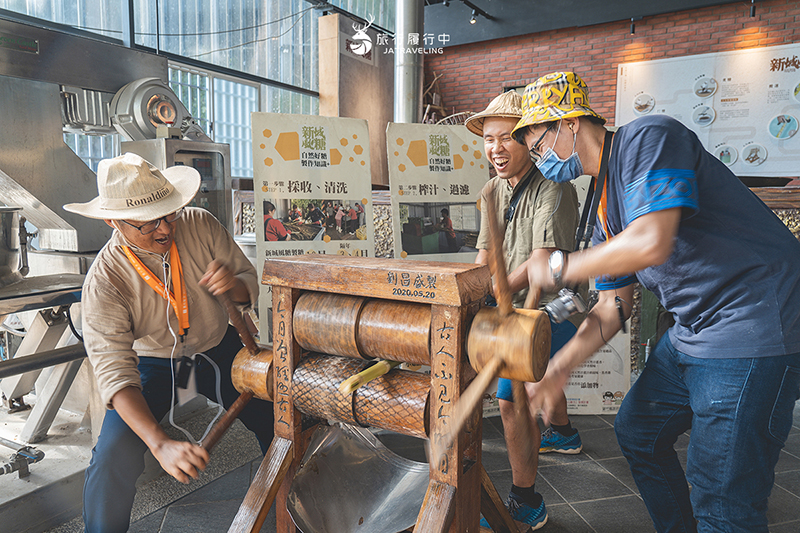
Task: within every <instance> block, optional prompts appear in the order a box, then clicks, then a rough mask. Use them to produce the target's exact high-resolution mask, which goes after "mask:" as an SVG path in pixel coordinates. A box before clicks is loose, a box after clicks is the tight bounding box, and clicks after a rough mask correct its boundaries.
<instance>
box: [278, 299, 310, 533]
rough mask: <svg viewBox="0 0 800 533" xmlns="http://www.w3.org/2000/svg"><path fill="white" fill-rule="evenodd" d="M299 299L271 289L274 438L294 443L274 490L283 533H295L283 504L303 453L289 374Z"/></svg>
mask: <svg viewBox="0 0 800 533" xmlns="http://www.w3.org/2000/svg"><path fill="white" fill-rule="evenodd" d="M299 296H300V291H299V290H297V289H291V288H289V287H282V286H275V285H273V287H272V318H273V320H272V322H273V325H272V347H273V350H274V352H275V353H274V359H273V365H274V368H275V370H274V371H275V401H274V405H275V437H276V438H277V437H281V438H284V439H287V440H289V441H291V442H293V443H294V458H293V459H292V462H291V464H290V465H289V468H288V469H287V471H286V476H285V477H284V478H283V482H282V483H281V486H280V489H279V490H278V496H277V499H278V501H279V502H282V504H281V505H278V506H277V507H276V515H277V531H280V532H286V533H297V532H298V529H297V528H296V527H295V525H294V522H292V518H291V517H290V516H289V511H287V510H286V505H285V503H283V502H286V498H287V496H288V494H289V487H290V485H291V482H292V479H294V474H295V472H297V467H298V466H299V465H300V460H301V459H302V458H303V454H305V451H306V450H305V447H304V446H302V442H303V439H302V436H301V433H302V427H301V422H300V411H298V410H297V409H295V408H294V401H293V400H292V374H293V373H294V369H295V367H296V366H297V364H298V363H299V362H300V357H301V352H300V346H299V345H298V344H297V342H296V341H295V339H294V333H293V331H292V314H293V313H294V304H295V303H296V302H297V298H298V297H299Z"/></svg>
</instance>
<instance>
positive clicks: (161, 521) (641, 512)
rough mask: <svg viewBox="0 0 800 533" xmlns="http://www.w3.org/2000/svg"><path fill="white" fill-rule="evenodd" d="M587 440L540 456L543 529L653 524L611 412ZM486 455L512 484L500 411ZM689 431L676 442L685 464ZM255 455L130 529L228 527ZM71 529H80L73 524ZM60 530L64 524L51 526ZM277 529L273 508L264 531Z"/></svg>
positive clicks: (787, 521)
mask: <svg viewBox="0 0 800 533" xmlns="http://www.w3.org/2000/svg"><path fill="white" fill-rule="evenodd" d="M572 423H573V425H574V426H575V427H577V428H578V429H579V430H580V432H581V438H582V440H583V444H584V448H583V452H582V453H580V454H578V455H560V454H555V453H550V454H545V455H542V456H541V458H540V466H539V477H538V479H537V482H536V488H537V490H538V491H539V492H541V493H542V495H543V496H544V499H545V502H546V503H547V508H548V512H549V521H548V523H547V525H546V526H545V527H544V528H542V530H541V531H543V532H548V533H556V532H568V533H583V532H594V533H628V532H630V533H647V532H651V531H654V529H653V525H652V523H651V521H650V517H649V515H648V514H647V510H646V508H645V506H644V503H643V502H642V500H641V498H640V497H639V495H638V491H637V489H636V486H635V484H634V482H633V478H632V477H631V474H630V471H629V470H628V465H627V462H626V461H625V459H624V458H623V457H622V455H621V453H620V450H619V446H618V445H617V441H616V438H615V436H614V428H613V424H614V417H613V416H574V417H572ZM483 431H484V440H483V461H484V466H485V468H486V470H487V471H488V472H489V474H490V477H491V478H492V480H493V481H494V483H495V486H496V487H497V490H498V492H499V493H500V495H501V496H502V497H503V498H505V496H506V494H507V493H508V490H509V489H510V487H511V471H510V469H509V465H508V459H507V457H506V448H505V443H504V441H503V433H502V425H501V422H500V418H499V417H497V418H491V419H487V423H485V424H484V430H483ZM381 439H382V440H383V441H384V442H385V443H386V444H387V446H389V447H390V448H392V449H393V450H395V451H396V452H397V453H399V454H401V455H404V456H406V457H409V458H410V459H415V460H424V452H423V451H422V447H421V445H420V441H418V440H417V439H412V438H409V437H403V436H400V435H395V434H386V433H383V434H382V435H381ZM688 444H689V437H688V436H684V437H681V438H680V439H679V441H678V443H677V446H676V448H677V450H678V454H679V456H680V457H681V458H682V461H683V462H684V464H685V460H686V449H687V446H688ZM259 464H260V460H259V459H255V460H252V461H250V462H248V463H247V464H244V465H243V466H241V467H239V468H237V469H235V470H233V471H231V472H230V473H228V474H226V475H223V476H221V477H219V478H217V479H216V480H214V481H211V482H210V483H208V484H206V485H204V486H202V487H201V488H199V489H198V490H195V491H194V492H191V493H190V494H187V495H185V496H183V497H180V498H179V499H177V500H175V501H174V502H172V503H170V504H168V505H165V506H163V507H161V508H159V509H157V510H155V511H153V512H150V513H149V514H147V515H146V516H144V517H142V518H139V519H138V520H136V521H135V522H134V523H133V524H132V525H131V529H130V531H131V532H132V533H155V532H157V533H162V532H163V533H183V532H186V533H204V532H209V533H211V532H214V533H217V532H224V531H227V529H228V526H229V525H230V523H231V521H232V520H233V517H234V516H235V514H236V511H237V509H238V507H239V504H240V502H241V501H242V498H243V497H244V495H245V493H246V491H247V487H248V483H249V481H250V479H252V477H253V475H254V474H255V472H256V470H257V469H258V466H259ZM768 517H769V523H770V532H771V533H790V532H791V533H798V532H800V403H799V404H798V406H797V407H796V408H795V416H794V426H793V428H792V431H791V433H790V435H789V438H788V441H787V443H786V447H785V448H784V450H783V451H782V452H781V458H780V460H779V462H778V465H777V468H776V475H775V487H774V489H773V491H772V495H771V497H770V500H769V512H768ZM75 530H76V531H77V530H78V529H75ZM53 531H54V532H55V531H59V532H65V531H66V530H64V529H58V530H53ZM274 531H275V509H274V507H273V509H272V510H271V511H270V514H269V516H268V517H267V520H266V522H265V524H264V527H263V528H262V532H274Z"/></svg>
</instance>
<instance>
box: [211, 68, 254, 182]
mask: <svg viewBox="0 0 800 533" xmlns="http://www.w3.org/2000/svg"><path fill="white" fill-rule="evenodd" d="M254 111H258V87H254V86H252V85H246V84H244V83H238V82H235V81H231V80H228V79H223V78H214V140H215V141H216V142H218V143H228V144H229V145H230V147H231V176H232V177H234V178H245V177H247V178H252V177H253V135H252V129H251V127H250V126H251V124H252V121H251V120H250V113H253V112H254Z"/></svg>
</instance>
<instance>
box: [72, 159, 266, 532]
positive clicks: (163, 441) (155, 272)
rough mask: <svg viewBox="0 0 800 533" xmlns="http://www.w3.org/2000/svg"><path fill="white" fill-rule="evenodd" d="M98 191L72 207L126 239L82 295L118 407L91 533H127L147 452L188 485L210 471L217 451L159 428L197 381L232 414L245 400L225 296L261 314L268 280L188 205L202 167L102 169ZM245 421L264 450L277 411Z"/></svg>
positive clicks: (90, 500)
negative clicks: (258, 305)
mask: <svg viewBox="0 0 800 533" xmlns="http://www.w3.org/2000/svg"><path fill="white" fill-rule="evenodd" d="M97 185H98V190H99V196H98V197H97V198H95V199H94V200H92V201H91V202H88V203H85V204H68V205H65V206H64V209H66V210H67V211H71V212H74V213H78V214H81V215H84V216H87V217H90V218H96V219H101V220H104V221H105V223H106V224H108V225H109V226H111V227H113V228H114V229H115V230H116V231H115V232H114V233H113V235H112V237H111V239H110V240H109V242H108V243H107V244H106V245H105V246H104V247H103V248H102V249H101V250H100V252H99V253H98V255H97V258H96V259H95V261H94V263H93V264H92V267H91V268H90V269H89V272H88V274H87V275H86V280H85V282H84V286H83V293H82V311H83V336H84V344H85V347H86V352H87V354H88V356H89V361H90V362H91V364H92V367H93V369H94V373H95V376H96V377H97V383H98V388H99V391H100V396H101V397H102V399H103V401H104V402H105V404H106V406H107V407H108V409H109V410H108V411H107V413H106V417H105V419H104V421H103V427H102V429H101V431H100V435H99V437H98V441H97V445H96V446H95V448H94V450H93V451H92V460H91V463H90V465H89V467H88V468H87V470H86V481H85V485H84V501H83V503H84V514H83V517H84V523H85V527H86V531H87V532H90V533H91V532H102V533H113V532H117V531H120V532H122V531H127V529H128V525H129V522H130V513H131V506H132V504H133V498H134V495H135V494H136V487H135V483H136V479H137V478H138V477H139V475H140V474H141V473H142V471H143V469H144V453H145V451H146V450H148V449H149V450H150V451H151V452H152V453H153V456H154V457H155V458H156V459H157V460H158V462H159V463H160V464H161V466H162V467H163V468H164V470H166V471H167V472H168V473H169V474H170V475H172V476H173V477H175V478H176V479H177V480H178V481H181V482H183V483H188V482H189V478H190V477H191V478H197V477H198V470H203V469H204V468H205V466H206V464H207V462H208V459H209V456H208V452H206V451H205V450H204V449H203V448H201V447H200V446H199V445H197V444H196V443H192V442H185V441H177V440H173V439H171V438H170V437H169V436H168V435H167V434H166V433H165V432H164V430H163V429H162V427H161V426H160V424H159V421H160V420H161V419H162V418H163V417H164V416H165V415H166V414H167V413H168V412H170V413H171V407H172V406H173V405H174V403H175V395H176V393H175V390H176V386H177V387H180V388H182V389H185V390H187V391H191V390H192V389H193V383H191V382H190V381H194V384H195V385H196V389H197V392H199V393H200V394H203V395H204V396H207V397H208V398H210V399H212V400H213V401H216V402H219V403H222V404H223V405H224V406H225V407H228V406H230V405H231V404H232V403H233V402H234V400H235V399H236V398H237V396H238V393H237V392H236V390H235V389H234V387H233V384H232V383H231V377H230V370H231V363H232V361H233V357H234V356H235V355H236V353H237V352H238V351H239V349H241V347H242V344H241V341H240V340H239V338H238V335H237V333H236V331H235V329H233V328H232V327H231V326H229V325H228V315H227V312H226V310H225V308H224V306H223V305H222V304H221V303H220V302H219V300H218V299H217V298H216V295H219V294H222V293H226V294H227V295H228V297H229V298H230V299H231V300H232V301H233V302H234V303H236V304H239V305H242V306H250V305H252V303H253V302H256V301H257V298H258V279H257V275H256V272H255V269H254V268H253V266H252V265H251V264H250V262H249V260H248V259H247V258H246V257H245V256H244V254H243V253H242V252H241V250H240V249H239V248H238V246H237V245H236V243H235V242H234V240H233V238H232V237H231V235H230V234H229V233H228V232H227V231H226V230H225V228H224V227H223V226H222V225H221V224H220V223H219V222H218V221H217V220H216V219H215V218H214V217H213V216H212V215H211V214H210V213H208V212H207V211H205V210H203V209H198V208H187V207H185V206H186V205H187V204H188V203H189V202H191V201H192V199H193V198H194V196H195V194H196V193H197V190H198V189H199V186H200V175H199V173H197V171H195V170H194V169H193V168H190V167H185V166H176V167H172V168H168V169H166V170H164V171H159V170H158V169H157V168H155V167H153V166H152V165H151V164H150V163H148V162H147V161H145V160H144V159H142V158H141V157H139V156H137V155H134V154H125V155H122V156H120V157H116V158H114V159H107V160H104V161H101V162H100V164H99V166H98V171H97ZM179 366H180V370H181V371H179ZM183 371H185V372H183ZM184 376H186V377H187V379H183V378H184ZM188 376H194V379H192V378H189V377H188ZM218 394H221V398H219V397H218ZM239 418H240V419H241V420H242V421H243V422H244V424H245V425H246V426H247V427H248V428H249V429H250V430H251V431H253V432H254V433H255V434H256V436H257V437H258V439H259V443H260V444H261V447H262V451H265V450H266V448H267V447H268V446H269V443H270V441H271V440H272V436H273V409H272V404H270V403H268V402H264V401H261V400H252V401H251V402H250V403H249V404H248V405H247V406H246V407H245V409H244V411H243V412H242V413H241V414H240V416H239ZM184 432H185V431H184ZM185 433H186V434H187V437H189V438H190V439H191V440H194V438H193V437H192V436H191V435H189V434H188V432H185Z"/></svg>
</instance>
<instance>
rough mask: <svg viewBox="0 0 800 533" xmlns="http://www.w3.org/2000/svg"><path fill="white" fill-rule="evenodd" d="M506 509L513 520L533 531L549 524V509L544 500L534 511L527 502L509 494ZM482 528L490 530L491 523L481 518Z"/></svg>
mask: <svg viewBox="0 0 800 533" xmlns="http://www.w3.org/2000/svg"><path fill="white" fill-rule="evenodd" d="M506 508H507V509H508V512H509V513H511V518H513V519H514V520H516V521H517V522H522V523H523V524H528V525H529V526H531V529H539V528H540V527H542V526H544V525H545V524H546V523H547V508H546V507H545V506H544V499H542V503H541V505H539V507H537V508H536V509H534V508H533V507H531V506H530V505H528V504H527V503H525V502H522V501H520V500H518V499H517V498H516V497H515V496H514V495H512V494H509V495H508V499H507V500H506ZM481 527H485V528H487V529H489V528H490V527H491V526H489V522H487V521H486V519H485V518H484V517H481Z"/></svg>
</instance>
